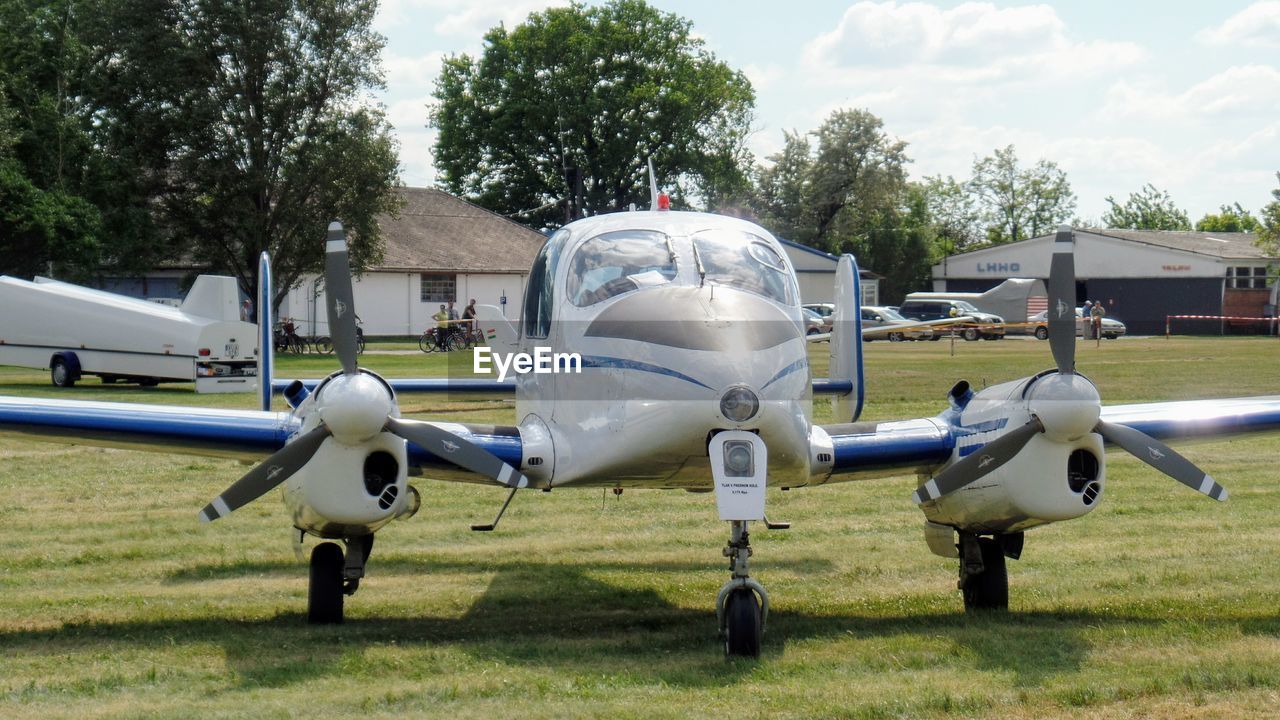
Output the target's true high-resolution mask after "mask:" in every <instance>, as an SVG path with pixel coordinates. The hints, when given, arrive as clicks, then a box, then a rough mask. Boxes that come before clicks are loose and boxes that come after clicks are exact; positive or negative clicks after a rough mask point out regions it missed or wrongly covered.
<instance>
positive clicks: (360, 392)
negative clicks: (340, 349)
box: [316, 373, 394, 445]
mask: <svg viewBox="0 0 1280 720" xmlns="http://www.w3.org/2000/svg"><path fill="white" fill-rule="evenodd" d="M319 392H320V397H319V398H318V399H317V401H316V407H317V412H319V414H320V419H321V420H322V421H323V422H324V424H325V426H327V427H328V428H329V431H330V432H332V433H333V436H334V438H336V439H337V440H338V441H339V442H342V443H345V444H348V445H352V444H356V443H360V442H364V441H366V440H368V439H369V438H371V437H373V436H374V435H376V434H378V433H379V432H380V431H381V430H382V426H383V425H385V424H386V422H387V418H388V417H389V416H390V415H391V413H392V411H393V410H394V405H393V404H392V400H391V395H390V394H389V393H388V392H387V389H386V388H385V387H384V386H383V385H382V383H380V382H378V380H377V379H376V378H374V377H372V376H370V375H366V374H363V373H360V374H356V375H339V376H337V377H335V378H334V379H332V380H330V381H329V382H327V383H325V385H324V387H323V388H321V389H320V391H319Z"/></svg>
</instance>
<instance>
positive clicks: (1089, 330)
mask: <svg viewBox="0 0 1280 720" xmlns="http://www.w3.org/2000/svg"><path fill="white" fill-rule="evenodd" d="M1092 312H1093V302H1092V301H1089V300H1085V301H1084V305H1081V306H1080V317H1082V318H1084V320H1083V322H1084V332H1083V333H1081V334H1082V335H1084V339H1085V340H1092V339H1093V315H1092Z"/></svg>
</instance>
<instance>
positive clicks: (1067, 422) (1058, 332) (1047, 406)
mask: <svg viewBox="0 0 1280 720" xmlns="http://www.w3.org/2000/svg"><path fill="white" fill-rule="evenodd" d="M1048 290H1049V312H1048V318H1049V323H1048V324H1049V348H1050V350H1051V351H1052V352H1053V360H1054V364H1055V365H1056V366H1057V372H1054V371H1052V370H1051V371H1048V372H1046V373H1044V374H1042V375H1040V376H1037V377H1035V378H1033V379H1032V380H1031V381H1030V384H1031V385H1032V387H1031V388H1030V390H1029V391H1028V393H1027V397H1028V410H1029V411H1030V413H1031V420H1030V421H1029V422H1027V423H1026V424H1024V425H1022V426H1021V427H1018V428H1015V429H1013V430H1010V431H1009V432H1007V433H1005V434H1003V435H1001V436H1000V437H998V438H996V439H995V440H992V441H991V442H989V443H987V444H986V445H984V446H982V447H981V448H979V449H978V450H976V451H974V452H973V453H971V454H969V455H967V456H966V457H964V458H962V459H961V460H959V461H957V462H955V463H953V464H951V465H950V466H948V467H946V468H945V469H943V470H942V472H940V473H938V474H937V475H936V476H934V477H933V478H932V479H931V480H929V481H928V482H926V483H925V484H923V485H921V486H920V487H919V488H917V489H916V492H915V494H914V495H912V497H911V499H912V500H913V501H914V502H915V503H916V504H917V505H919V504H921V503H926V502H929V501H931V500H937V499H938V498H940V497H943V496H945V495H947V494H949V493H953V492H955V491H956V490H960V489H961V488H964V487H967V486H969V485H971V484H973V483H974V482H976V481H978V480H980V479H982V478H983V477H985V476H986V475H988V474H990V473H992V472H993V471H995V470H996V469H998V468H1000V467H1001V466H1002V465H1004V464H1005V463H1007V462H1009V461H1010V460H1012V459H1013V458H1014V457H1016V456H1017V455H1018V453H1019V452H1021V451H1022V449H1023V448H1024V447H1026V445H1027V443H1029V442H1031V438H1033V437H1035V436H1036V435H1038V434H1040V433H1044V434H1045V435H1046V436H1047V437H1048V438H1049V439H1050V440H1056V441H1058V442H1065V441H1068V440H1071V439H1074V438H1077V437H1079V436H1080V435H1081V434H1083V433H1085V432H1096V433H1098V434H1099V435H1102V437H1103V438H1105V439H1106V440H1107V441H1108V442H1111V443H1114V444H1116V445H1119V446H1120V447H1122V448H1124V449H1125V450H1127V451H1128V452H1129V453H1130V454H1131V455H1133V456H1134V457H1137V458H1138V459H1139V460H1142V461H1143V462H1145V463H1147V464H1148V465H1150V466H1151V467H1153V468H1155V469H1157V470H1159V471H1160V472H1162V473H1164V474H1165V475H1168V476H1169V477H1171V478H1173V479H1174V480H1177V481H1178V482H1180V483H1182V484H1183V485H1186V486H1187V487H1189V488H1192V489H1193V490H1196V491H1197V492H1200V493H1203V494H1205V495H1208V496H1209V497H1211V498H1213V499H1214V500H1226V499H1227V490H1226V488H1224V487H1222V486H1221V485H1219V484H1218V483H1217V482H1216V481H1214V479H1213V478H1212V477H1210V476H1209V475H1208V474H1207V473H1205V472H1204V471H1203V470H1201V469H1200V468H1198V467H1196V465H1195V464H1194V463H1192V462H1191V461H1190V460H1188V459H1186V458H1185V457H1183V456H1182V455H1179V454H1178V453H1177V452H1176V451H1174V450H1173V448H1170V447H1169V446H1168V445H1165V444H1164V443H1162V442H1160V441H1159V440H1156V439H1155V438H1153V437H1151V436H1149V435H1147V434H1146V433H1143V432H1141V431H1139V430H1135V429H1133V428H1131V427H1128V426H1125V425H1120V424H1117V423H1109V422H1106V421H1104V420H1101V419H1100V417H1099V416H1100V414H1101V410H1102V402H1101V399H1100V398H1099V397H1098V393H1097V389H1096V388H1094V386H1093V383H1091V382H1089V381H1088V380H1086V379H1085V378H1083V377H1081V376H1079V375H1077V374H1076V372H1075V368H1076V312H1075V310H1076V306H1075V299H1076V277H1075V236H1074V234H1073V233H1072V232H1071V228H1070V227H1067V226H1066V225H1063V226H1061V227H1059V228H1058V232H1057V235H1055V237H1054V242H1053V259H1052V261H1051V263H1050V265H1049V287H1048Z"/></svg>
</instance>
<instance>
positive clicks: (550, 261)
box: [523, 229, 569, 338]
mask: <svg viewBox="0 0 1280 720" xmlns="http://www.w3.org/2000/svg"><path fill="white" fill-rule="evenodd" d="M568 239H569V231H567V230H563V229H562V230H559V231H557V232H556V233H555V234H554V235H552V236H551V237H550V239H548V240H547V241H546V242H545V243H543V245H542V249H541V250H540V251H538V257H537V258H535V259H534V261H533V267H532V268H530V270H529V285H528V287H527V288H525V294H524V310H523V312H524V336H525V337H530V338H545V337H546V336H547V333H549V332H550V331H551V310H552V307H553V301H554V300H555V277H556V266H557V265H558V264H559V262H560V248H562V247H564V244H565V242H566V241H568Z"/></svg>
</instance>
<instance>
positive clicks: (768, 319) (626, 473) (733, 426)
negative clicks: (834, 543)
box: [516, 212, 812, 490]
mask: <svg viewBox="0 0 1280 720" xmlns="http://www.w3.org/2000/svg"><path fill="white" fill-rule="evenodd" d="M708 232H710V233H712V234H713V235H714V236H715V238H716V243H717V244H715V245H714V246H712V245H711V244H710V243H709V242H708V241H707V240H705V238H706V237H707V236H706V235H700V233H708ZM627 233H634V234H637V235H639V236H641V237H640V238H639V239H636V240H634V241H631V240H628V239H627V238H626V237H625V236H626V234H627ZM601 237H604V238H613V239H614V241H613V244H612V245H610V248H611V251H612V252H614V253H616V254H626V253H627V252H628V248H630V247H632V244H631V243H634V244H635V245H639V246H645V245H646V244H647V246H648V250H649V251H653V249H654V247H658V248H659V249H660V250H661V248H664V247H665V248H667V249H665V250H661V252H659V253H658V255H659V257H657V258H652V257H651V258H650V259H649V261H652V262H656V263H658V264H659V265H661V267H660V268H659V269H658V270H654V269H652V267H651V266H646V265H645V264H644V263H645V262H648V261H645V260H640V261H637V262H638V263H639V264H637V265H633V266H632V267H630V268H629V269H630V270H633V271H634V272H633V274H632V277H633V278H636V279H637V281H636V282H633V283H627V282H624V281H625V280H626V278H625V277H622V278H621V279H619V278H613V281H614V282H615V283H619V282H620V283H621V284H622V285H623V286H625V289H621V291H620V292H617V294H614V295H612V296H609V297H607V298H603V299H600V298H599V296H598V295H597V296H591V295H590V293H588V292H587V287H588V286H589V285H590V277H591V275H592V274H593V273H601V272H603V273H604V276H605V277H607V276H608V275H609V272H608V271H607V270H605V271H602V270H599V269H597V268H595V267H591V262H592V259H591V258H585V257H584V255H589V254H591V253H592V252H593V248H595V247H596V246H597V245H600V244H601V242H600V241H597V243H596V244H595V245H592V244H591V243H592V241H593V239H595V238H601ZM695 238H703V239H702V240H699V241H698V242H701V243H702V244H701V245H700V247H701V248H702V249H701V250H700V251H699V252H697V253H696V254H695ZM734 242H738V243H740V244H741V246H742V248H747V249H746V250H745V251H743V254H742V258H743V263H742V264H743V265H744V267H741V270H742V271H743V273H744V276H743V277H742V278H737V279H735V278H733V277H727V276H723V275H720V274H718V273H716V272H715V271H714V267H715V262H716V261H717V258H719V259H721V260H724V259H725V258H731V257H735V255H734V254H733V247H734V246H733V243H734ZM548 246H549V247H548V249H547V250H546V251H545V253H546V254H547V255H548V256H553V255H554V256H556V257H555V261H554V262H548V263H546V265H545V269H544V271H545V273H546V277H545V278H543V279H542V280H543V282H545V283H549V286H550V304H549V307H548V309H549V310H550V315H549V318H545V317H544V320H549V321H545V322H543V323H541V325H540V326H539V324H538V323H537V322H536V320H537V315H536V313H537V312H538V302H537V301H534V302H532V303H530V302H529V301H526V304H525V313H526V318H525V320H524V321H523V322H522V326H521V328H520V331H521V332H520V349H521V350H522V351H524V352H528V353H532V352H533V351H534V348H536V347H538V346H542V347H550V348H551V349H552V350H554V351H555V352H566V353H577V354H578V355H580V356H581V358H582V365H583V368H582V372H581V373H580V374H551V375H523V376H520V377H519V378H518V380H517V392H516V410H517V415H518V417H519V418H520V424H521V430H522V434H524V432H525V429H526V428H537V429H538V430H539V431H542V432H544V433H545V434H547V435H549V442H550V444H551V446H552V457H553V460H552V461H550V462H544V463H543V464H541V465H539V466H529V465H528V464H527V463H526V465H525V467H522V468H521V470H522V471H523V472H525V473H526V474H528V475H529V476H530V477H531V478H532V479H534V480H535V481H537V482H538V483H539V484H542V485H545V486H564V485H612V486H643V487H683V488H688V489H695V490H710V489H711V469H710V464H709V460H708V457H707V442H708V440H709V438H710V436H711V435H712V434H714V433H715V432H716V431H719V430H749V431H752V432H756V433H758V434H759V435H760V436H761V437H762V438H763V439H764V441H765V444H766V446H767V447H768V449H769V452H768V469H769V476H770V483H771V484H776V483H779V482H782V483H787V482H790V483H794V484H803V483H804V482H805V481H806V480H807V478H808V477H809V455H810V453H809V431H810V425H811V420H810V416H811V412H812V402H811V400H812V391H811V386H810V373H809V365H808V356H807V349H806V342H805V335H804V324H803V320H802V316H801V311H800V308H799V298H798V295H797V293H796V292H795V287H796V283H795V275H794V270H793V269H792V267H791V265H790V263H789V262H788V261H787V260H786V255H785V253H784V252H783V251H782V248H781V246H780V245H779V244H778V242H777V241H776V240H775V239H774V238H773V237H772V236H771V235H769V233H767V232H766V231H764V230H763V229H761V228H759V227H758V226H756V225H753V224H751V223H748V222H745V221H741V220H737V219H733V218H725V217H721V216H715V215H706V214H701V213H676V212H639V213H619V214H616V215H609V216H602V217H596V218H590V219H587V220H582V221H579V222H576V223H573V224H571V225H569V226H566V227H565V228H563V229H562V230H560V231H559V232H558V233H557V234H556V235H555V236H553V237H552V238H551V239H550V240H549V241H548ZM752 246H754V247H752ZM760 246H764V247H760ZM640 253H641V254H643V251H640ZM668 253H669V255H670V256H673V257H672V258H671V260H670V262H669V264H668V260H667V258H668ZM717 253H719V254H718V255H717ZM757 257H758V258H763V261H762V262H760V266H759V267H751V266H750V265H751V263H752V262H756V261H757V260H756V258H757ZM699 262H701V263H702V264H703V268H704V269H705V270H707V274H706V279H705V281H704V279H703V278H702V277H701V276H700V273H699V269H698V266H699ZM646 267H648V268H649V269H647V270H646V269H645V268H646ZM538 271H539V266H538V264H537V263H535V267H534V271H533V275H531V280H530V286H531V293H532V292H534V291H536V290H537V283H538V281H539V278H538V277H536V274H537V273H538ZM747 273H757V274H762V275H763V276H764V277H765V278H766V280H767V281H768V284H762V285H755V284H753V282H752V281H751V280H750V279H749V278H748V277H746V274H747ZM623 275H625V271H624V273H623ZM605 286H606V287H610V288H611V289H612V290H615V291H616V290H619V289H620V288H618V287H616V286H610V285H609V283H605ZM544 290H545V286H544ZM530 313H534V315H532V316H531V315H530ZM734 387H745V388H747V389H749V390H750V391H751V392H753V393H754V394H755V395H756V396H757V397H758V398H759V410H758V412H756V413H755V414H754V415H753V416H752V417H750V418H749V419H746V420H744V421H740V422H739V421H734V420H733V419H730V418H729V417H726V415H725V413H723V412H722V411H721V407H720V403H721V398H722V397H723V396H724V394H725V392H726V391H728V390H729V389H730V388H734Z"/></svg>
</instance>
